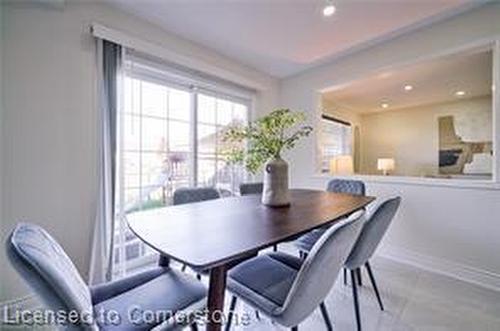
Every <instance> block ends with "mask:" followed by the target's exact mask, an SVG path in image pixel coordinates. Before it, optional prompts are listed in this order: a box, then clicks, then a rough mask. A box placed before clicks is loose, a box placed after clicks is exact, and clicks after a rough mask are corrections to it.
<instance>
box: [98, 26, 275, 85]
mask: <svg viewBox="0 0 500 331" xmlns="http://www.w3.org/2000/svg"><path fill="white" fill-rule="evenodd" d="M91 33H92V35H93V36H95V37H97V38H101V39H106V40H109V41H112V42H114V43H117V44H120V45H122V46H124V47H127V48H131V49H134V50H137V51H139V52H142V53H145V54H149V55H152V56H155V57H158V58H160V59H163V60H165V61H169V62H173V63H176V64H179V65H182V66H185V67H188V68H192V69H195V70H197V71H200V72H204V73H206V74H210V75H214V76H216V77H219V78H222V79H225V80H228V81H230V82H235V83H237V84H240V85H243V86H245V87H249V88H252V89H256V90H264V89H265V88H266V87H265V86H263V85H262V84H261V83H259V82H257V81H255V80H252V79H248V78H246V77H244V76H242V75H238V74H236V73H234V72H233V71H230V70H227V69H225V68H222V67H219V66H216V65H212V64H209V63H206V62H205V61H203V60H201V59H197V58H195V57H194V56H188V55H184V54H180V53H178V52H175V51H172V50H169V49H167V48H165V47H163V46H161V45H158V44H156V43H154V42H149V41H146V40H143V39H141V38H138V37H135V36H132V35H130V34H128V33H126V32H123V31H120V30H116V29H112V28H109V27H106V26H104V25H101V24H99V23H92V24H91Z"/></svg>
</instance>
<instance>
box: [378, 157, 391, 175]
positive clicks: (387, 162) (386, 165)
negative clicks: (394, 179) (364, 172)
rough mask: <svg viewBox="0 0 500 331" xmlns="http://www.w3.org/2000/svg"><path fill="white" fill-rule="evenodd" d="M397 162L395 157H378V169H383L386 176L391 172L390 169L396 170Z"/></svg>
mask: <svg viewBox="0 0 500 331" xmlns="http://www.w3.org/2000/svg"><path fill="white" fill-rule="evenodd" d="M394 167H395V162H394V159H390V158H387V159H378V160H377V170H381V171H382V173H383V174H384V176H387V175H388V174H389V171H392V170H394Z"/></svg>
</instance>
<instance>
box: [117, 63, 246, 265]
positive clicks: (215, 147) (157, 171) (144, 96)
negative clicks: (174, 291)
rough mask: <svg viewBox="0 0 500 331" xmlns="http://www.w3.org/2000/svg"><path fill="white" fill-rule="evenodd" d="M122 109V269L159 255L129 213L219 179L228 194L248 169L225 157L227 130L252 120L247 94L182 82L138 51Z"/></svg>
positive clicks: (119, 232) (126, 79) (119, 202)
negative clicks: (135, 229) (130, 223)
mask: <svg viewBox="0 0 500 331" xmlns="http://www.w3.org/2000/svg"><path fill="white" fill-rule="evenodd" d="M123 85H124V88H123V107H122V111H121V112H120V114H119V130H118V131H119V134H118V146H119V156H118V159H119V162H118V169H117V174H118V176H117V178H118V181H119V184H118V190H117V191H118V194H117V195H118V197H117V208H116V210H117V214H118V215H117V219H118V221H117V222H115V223H116V231H115V250H114V261H115V264H116V265H117V266H119V267H117V268H115V271H116V273H118V274H124V273H125V272H126V271H127V270H130V269H134V268H138V267H140V266H142V265H144V264H148V263H150V262H151V261H153V260H155V259H156V258H157V257H156V254H155V253H154V252H153V251H152V250H151V249H149V248H148V247H147V246H145V245H144V244H142V243H141V242H140V241H139V239H138V238H136V237H135V236H134V235H133V234H132V233H130V231H129V230H128V228H127V226H126V221H125V220H126V216H127V214H129V213H132V212H136V211H140V210H147V209H152V208H159V207H164V206H168V205H171V204H172V197H173V193H174V191H175V190H176V189H178V188H180V187H187V186H214V187H216V188H218V189H220V190H221V193H222V195H230V194H232V193H233V192H235V191H236V190H237V188H238V187H239V184H240V183H241V182H242V181H245V180H246V177H247V174H246V172H245V171H244V169H243V168H242V167H240V166H236V165H229V164H227V163H226V161H225V155H224V153H225V146H224V143H223V141H222V132H223V131H224V129H225V128H227V126H228V125H232V124H236V123H242V124H243V123H245V122H247V121H248V119H249V101H247V100H244V99H242V98H239V97H232V96H231V95H229V94H227V93H219V92H218V91H217V90H216V89H214V90H208V89H203V88H197V87H194V85H193V84H183V82H182V81H180V82H179V80H176V79H173V78H172V77H171V76H169V75H168V72H167V71H164V72H162V71H160V70H158V68H156V67H149V66H148V65H147V62H142V61H138V60H137V59H136V58H133V57H132V58H131V59H130V58H127V59H126V61H125V74H124V84H123Z"/></svg>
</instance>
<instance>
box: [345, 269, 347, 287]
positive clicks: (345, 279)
mask: <svg viewBox="0 0 500 331" xmlns="http://www.w3.org/2000/svg"><path fill="white" fill-rule="evenodd" d="M344 285H347V269H346V268H344Z"/></svg>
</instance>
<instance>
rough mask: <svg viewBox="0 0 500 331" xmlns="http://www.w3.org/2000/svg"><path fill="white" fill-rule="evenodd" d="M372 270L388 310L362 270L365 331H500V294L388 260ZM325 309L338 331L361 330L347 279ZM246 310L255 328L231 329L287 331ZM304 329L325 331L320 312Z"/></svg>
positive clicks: (377, 261) (242, 306) (378, 260)
mask: <svg viewBox="0 0 500 331" xmlns="http://www.w3.org/2000/svg"><path fill="white" fill-rule="evenodd" d="M371 265H372V269H373V272H374V274H375V277H376V280H377V284H378V286H379V290H380V291H381V295H382V300H383V302H384V305H385V308H386V310H385V311H384V312H382V311H380V309H379V307H378V304H377V301H376V298H375V295H374V293H373V291H372V289H371V285H370V284H369V282H368V275H367V274H366V271H365V270H363V287H362V289H361V290H360V309H361V317H362V327H363V331H375V330H377V331H380V330H394V331H403V330H404V331H410V330H418V331H444V330H453V331H455V330H456V331H462V330H463V331H500V292H494V291H491V290H488V289H484V288H482V287H479V286H475V285H471V284H468V283H465V282H462V281H459V280H455V279H452V278H449V277H445V276H441V275H437V274H434V273H430V272H427V271H424V270H420V269H417V268H415V267H412V266H408V265H405V264H400V263H396V262H394V261H392V260H387V259H383V258H374V259H373V261H372V262H371ZM227 296H228V297H229V295H227ZM326 305H327V308H328V311H329V313H330V316H331V318H332V320H333V321H332V322H333V324H334V330H336V331H343V330H346V331H347V330H349V331H350V330H356V325H355V318H354V310H353V309H354V308H353V300H352V289H351V286H350V285H348V286H344V285H343V282H342V277H339V279H338V281H337V283H336V284H335V287H334V288H333V290H332V291H331V292H330V294H329V295H328V298H327V299H326ZM226 307H229V305H227V306H226ZM226 309H227V308H226ZM242 310H243V311H244V312H247V313H248V314H250V316H252V319H251V322H250V324H249V325H247V326H242V325H240V326H233V327H232V328H231V330H234V331H238V330H252V331H253V330H259V331H266V330H285V328H283V327H281V326H278V325H274V324H273V323H271V322H270V320H268V319H267V318H265V317H262V318H261V320H260V321H259V320H257V319H256V318H255V315H254V313H253V311H252V310H251V309H249V307H248V306H246V305H245V304H244V303H242V302H240V301H239V302H238V305H237V311H239V312H240V313H242V312H243V311H242ZM299 330H308V331H309V330H311V331H319V330H326V327H325V324H324V322H323V319H322V316H321V313H320V312H319V309H317V310H316V311H315V312H314V313H313V314H312V315H311V316H310V317H309V318H308V319H307V320H305V321H304V322H303V323H302V324H301V325H300V326H299Z"/></svg>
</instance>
